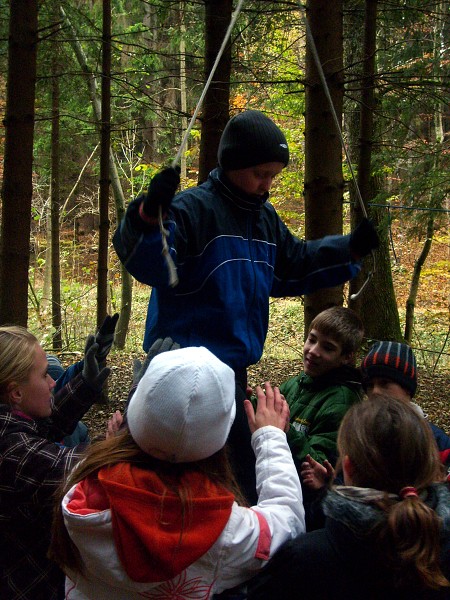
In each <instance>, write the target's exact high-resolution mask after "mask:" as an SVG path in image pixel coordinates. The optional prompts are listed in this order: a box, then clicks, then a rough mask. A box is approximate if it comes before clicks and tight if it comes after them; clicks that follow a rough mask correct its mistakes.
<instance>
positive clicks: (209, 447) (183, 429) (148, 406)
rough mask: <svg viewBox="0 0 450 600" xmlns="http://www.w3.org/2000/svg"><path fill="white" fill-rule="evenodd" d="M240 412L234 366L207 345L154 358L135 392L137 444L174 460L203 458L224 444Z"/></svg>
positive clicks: (130, 416) (132, 418)
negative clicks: (237, 410) (219, 357)
mask: <svg viewBox="0 0 450 600" xmlns="http://www.w3.org/2000/svg"><path fill="white" fill-rule="evenodd" d="M235 414H236V405H235V382H234V371H233V370H232V369H230V367H228V366H227V365H225V364H224V363H223V362H221V361H220V360H219V359H218V358H217V357H216V356H214V354H212V353H211V352H210V351H209V350H207V349H206V348H203V347H198V348H182V349H180V350H170V351H168V352H162V353H161V354H158V355H157V356H155V358H153V360H152V361H151V362H150V365H149V367H148V369H147V371H146V372H145V373H144V376H143V377H142V379H141V380H140V382H139V384H138V386H137V388H136V391H135V393H134V395H133V396H132V398H131V400H130V403H129V406H128V410H127V422H128V427H129V430H130V433H131V435H132V437H133V439H134V441H135V442H136V444H137V445H138V446H139V447H140V448H141V449H142V450H143V451H144V452H146V453H147V454H150V455H151V456H153V457H155V458H159V459H162V460H167V461H169V462H174V463H178V462H193V461H197V460H202V459H203V458H207V457H208V456H211V455H213V454H214V453H215V452H217V451H218V450H220V449H221V448H223V446H224V445H225V442H226V440H227V438H228V434H229V432H230V428H231V425H232V423H233V421H234V417H235Z"/></svg>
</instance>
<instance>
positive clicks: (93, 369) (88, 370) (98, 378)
mask: <svg viewBox="0 0 450 600" xmlns="http://www.w3.org/2000/svg"><path fill="white" fill-rule="evenodd" d="M97 352H98V344H97V343H96V342H95V336H94V335H92V334H91V335H88V336H87V338H86V345H85V347H84V364H83V370H82V371H81V374H82V377H83V379H84V381H85V382H86V383H87V384H88V385H89V386H90V387H91V388H92V389H93V390H95V391H96V392H101V390H102V388H103V384H104V383H105V381H106V379H107V378H108V375H109V374H110V373H111V369H109V368H108V367H103V368H102V369H101V368H100V366H99V364H98V359H97V356H96V355H97Z"/></svg>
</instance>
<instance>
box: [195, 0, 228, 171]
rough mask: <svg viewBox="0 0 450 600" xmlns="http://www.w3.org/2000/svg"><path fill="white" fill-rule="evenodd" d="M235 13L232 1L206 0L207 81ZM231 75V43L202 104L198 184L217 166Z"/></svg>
mask: <svg viewBox="0 0 450 600" xmlns="http://www.w3.org/2000/svg"><path fill="white" fill-rule="evenodd" d="M232 12H233V2H232V0H205V81H206V80H207V79H208V77H209V74H210V72H211V69H212V67H213V65H214V63H215V61H216V58H217V54H218V52H219V50H220V47H221V45H222V42H223V39H224V37H225V34H226V32H227V29H228V25H229V24H230V21H231V16H232ZM230 74H231V42H229V43H228V44H227V46H226V48H225V50H224V52H223V54H222V57H221V59H220V61H219V63H218V65H217V68H216V71H215V73H214V77H213V79H212V81H211V84H210V86H209V89H208V91H207V92H206V94H205V98H204V101H203V110H202V117H201V124H202V127H201V140H200V163H199V173H198V180H199V183H201V182H202V181H205V180H206V179H207V177H208V173H209V172H210V171H211V170H212V169H214V168H215V167H216V166H217V150H218V148H219V141H220V136H221V135H222V132H223V130H224V128H225V125H226V124H227V121H228V119H229V107H230Z"/></svg>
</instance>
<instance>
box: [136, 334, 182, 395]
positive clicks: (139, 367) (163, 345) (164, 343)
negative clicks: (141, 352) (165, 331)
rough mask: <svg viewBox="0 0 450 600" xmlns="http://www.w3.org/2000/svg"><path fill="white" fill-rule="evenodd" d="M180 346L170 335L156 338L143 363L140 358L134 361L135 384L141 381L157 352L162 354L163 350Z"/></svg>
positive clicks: (166, 350)
mask: <svg viewBox="0 0 450 600" xmlns="http://www.w3.org/2000/svg"><path fill="white" fill-rule="evenodd" d="M179 347H180V344H177V343H176V342H174V341H173V340H172V338H170V337H166V338H164V339H163V338H159V339H157V340H156V342H153V344H152V346H151V347H150V349H149V351H148V352H147V356H146V357H145V360H144V362H143V363H141V361H140V360H139V359H138V358H136V359H135V360H134V361H133V386H136V385H137V384H138V383H139V382H140V380H141V379H142V376H143V375H144V373H145V371H146V370H147V368H148V365H149V364H150V363H151V361H152V360H153V359H154V358H155V356H156V355H157V354H161V352H168V351H169V350H178V348H179Z"/></svg>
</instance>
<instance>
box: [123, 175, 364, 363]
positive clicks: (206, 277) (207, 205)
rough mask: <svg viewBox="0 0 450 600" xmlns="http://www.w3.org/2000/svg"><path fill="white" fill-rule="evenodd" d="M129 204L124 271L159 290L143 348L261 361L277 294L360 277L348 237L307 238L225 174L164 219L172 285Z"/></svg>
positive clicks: (186, 196) (181, 199) (186, 195)
mask: <svg viewBox="0 0 450 600" xmlns="http://www.w3.org/2000/svg"><path fill="white" fill-rule="evenodd" d="M142 200H143V197H142V196H141V197H138V198H136V199H135V200H134V201H133V202H131V204H130V205H129V207H128V209H127V212H126V215H125V217H124V219H123V221H122V222H121V223H120V225H119V227H118V229H117V231H116V233H115V235H114V239H113V243H114V247H115V249H116V251H117V254H118V256H119V258H120V260H121V261H122V262H123V263H124V265H125V267H126V269H127V270H128V271H129V273H131V275H133V277H135V278H136V279H137V280H138V281H140V282H142V283H146V284H148V285H150V286H152V288H153V289H152V293H151V297H150V302H149V306H148V312H147V321H146V326H145V336H144V350H145V351H147V350H148V349H149V347H150V346H151V344H152V343H153V342H154V341H155V340H156V339H158V338H164V337H167V336H170V337H172V338H173V339H174V340H175V341H177V342H178V343H179V344H180V345H181V346H182V347H186V346H206V348H208V349H209V350H210V351H211V352H213V354H215V355H216V356H217V357H218V358H220V359H221V360H222V361H223V362H225V363H227V364H228V365H230V366H231V367H232V368H234V369H243V368H245V367H247V366H249V365H251V364H254V363H256V362H257V361H258V360H259V359H260V357H261V354H262V351H263V346H264V342H265V339H266V334H267V328H268V322H269V297H270V296H275V297H282V296H299V295H303V294H309V293H311V292H313V291H315V290H318V289H319V288H324V287H332V286H336V285H339V284H341V283H343V282H345V281H347V280H349V279H352V278H353V277H354V276H355V275H356V274H357V273H358V271H359V269H360V265H359V264H358V263H355V262H353V261H352V257H351V255H350V250H349V237H350V236H348V235H347V236H339V235H336V236H327V237H325V238H323V239H320V240H314V241H307V242H305V241H302V240H300V239H298V238H296V237H295V236H294V235H292V234H291V233H290V232H289V230H288V229H287V227H286V225H284V223H283V222H282V221H281V220H280V218H279V216H278V215H277V213H276V211H275V209H274V208H273V206H272V205H271V204H270V203H269V202H267V201H266V200H267V197H266V198H262V199H255V198H254V197H251V196H248V195H246V194H243V193H242V192H241V191H239V190H238V189H237V188H235V187H234V186H233V185H232V184H231V183H230V182H229V181H228V180H227V178H226V176H225V174H224V173H223V171H222V169H220V168H218V169H215V170H214V171H212V172H211V173H210V175H209V177H208V180H207V181H206V182H205V183H203V184H201V185H199V186H198V187H194V188H191V189H188V190H185V191H183V192H181V193H180V194H178V195H177V196H176V197H175V198H174V200H173V201H172V204H171V207H170V212H169V214H168V216H167V219H166V221H165V224H164V225H165V227H166V229H167V230H168V232H169V235H168V244H169V247H170V254H171V256H172V258H173V260H174V262H175V264H176V267H177V272H178V278H179V283H178V285H177V286H175V287H173V288H172V287H170V286H169V283H168V281H169V279H168V271H167V265H166V262H165V259H164V257H163V255H162V253H161V250H162V241H161V235H160V231H159V228H157V227H156V228H155V227H153V226H150V225H146V224H145V223H144V222H143V221H142V219H141V218H140V217H139V213H138V210H139V205H140V204H141V202H142Z"/></svg>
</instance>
